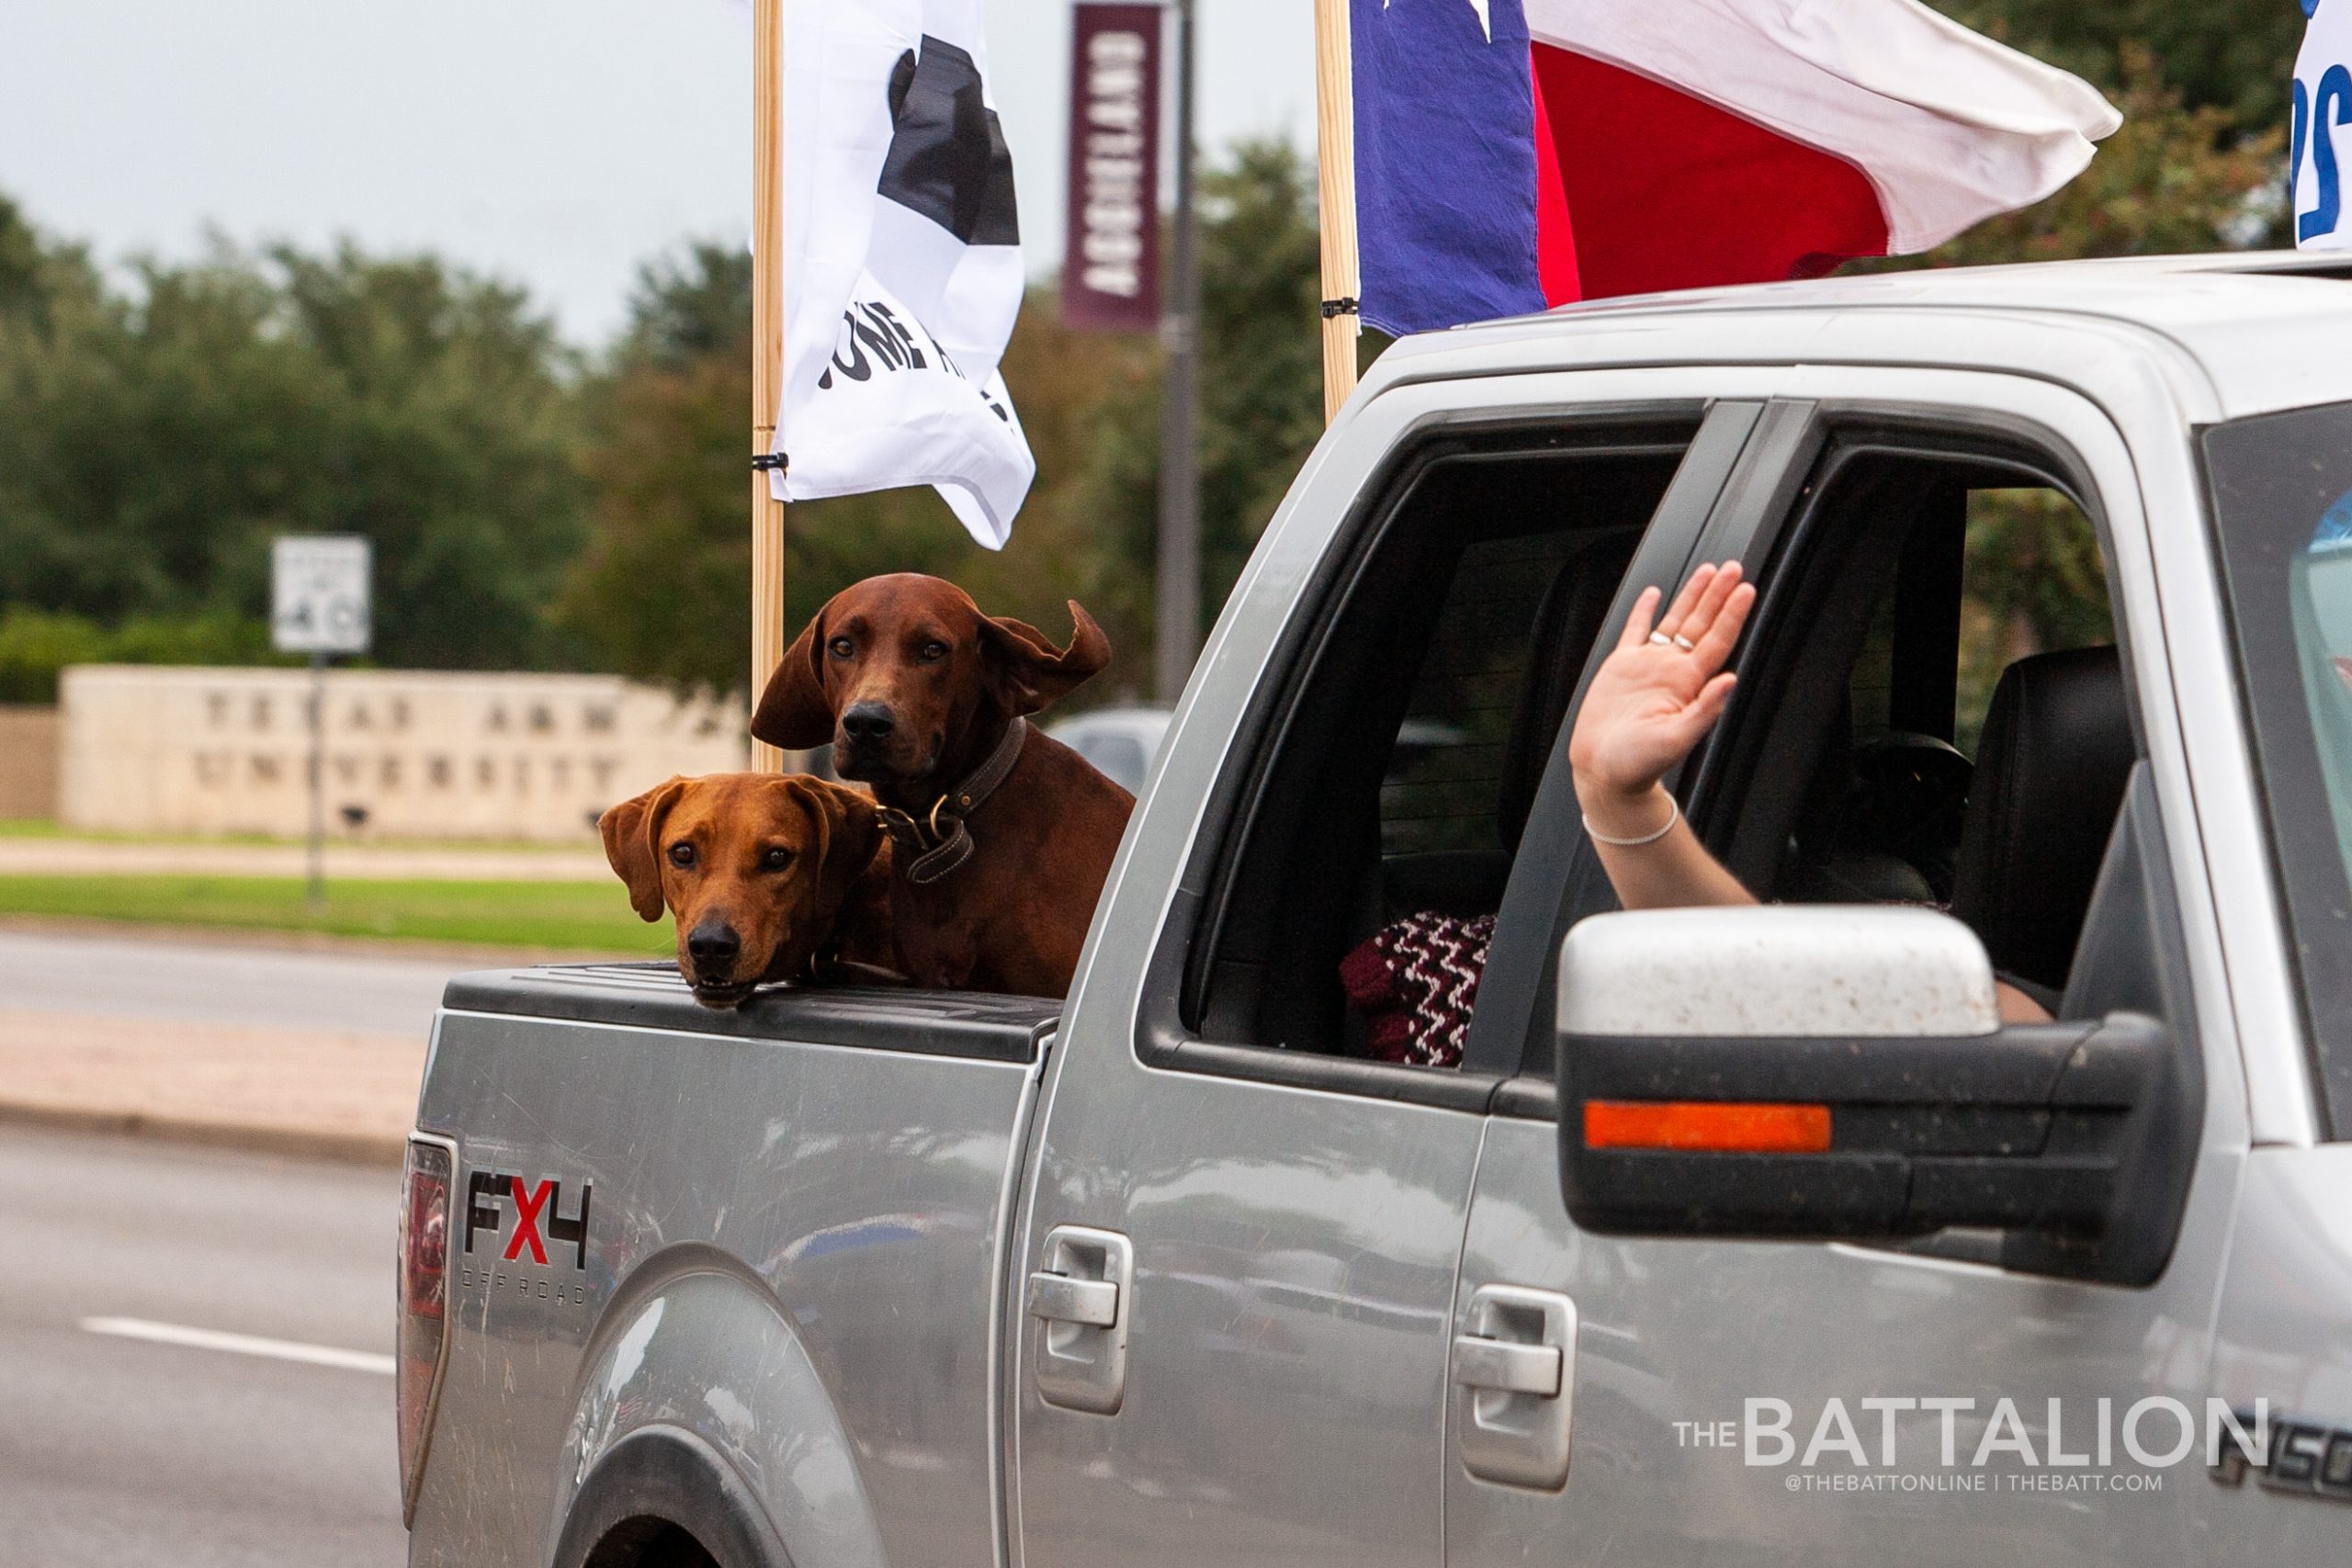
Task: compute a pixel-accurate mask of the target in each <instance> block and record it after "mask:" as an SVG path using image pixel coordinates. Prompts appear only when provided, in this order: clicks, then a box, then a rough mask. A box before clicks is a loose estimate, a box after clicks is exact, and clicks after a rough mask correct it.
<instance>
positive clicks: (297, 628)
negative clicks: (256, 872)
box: [269, 534, 375, 914]
mask: <svg viewBox="0 0 2352 1568" xmlns="http://www.w3.org/2000/svg"><path fill="white" fill-rule="evenodd" d="M269 565H270V615H269V638H270V642H271V643H272V645H274V646H275V647H276V648H277V650H278V651H279V652H280V653H307V654H309V655H310V656H311V702H310V726H311V765H310V769H309V774H310V785H311V852H310V857H309V859H310V885H309V890H308V897H309V903H310V906H311V913H312V914H317V913H318V912H319V911H320V910H321V909H322V908H325V907H326V901H327V874H326V839H327V807H326V791H327V777H326V774H327V764H326V725H327V716H326V714H327V656H328V655H329V654H334V653H365V652H367V651H368V645H369V643H370V642H371V640H372V639H373V636H374V632H375V626H374V624H373V614H372V606H371V604H370V599H371V593H370V588H371V585H372V578H373V553H372V551H371V550H370V548H369V546H368V541H367V540H366V539H364V538H362V537H360V536H357V535H356V534H309V535H297V534H288V535H283V536H280V537H278V538H277V540H276V541H274V542H273V544H272V545H271V547H270V553H269Z"/></svg>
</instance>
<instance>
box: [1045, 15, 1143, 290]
mask: <svg viewBox="0 0 2352 1568" xmlns="http://www.w3.org/2000/svg"><path fill="white" fill-rule="evenodd" d="M1160 15H1161V8H1160V7H1159V6H1135V5H1125V4H1122V5H1103V4H1096V3H1095V0H1081V4H1080V5H1079V6H1078V7H1077V28H1076V29H1075V44H1074V47H1073V48H1072V51H1071V54H1070V91H1069V105H1070V107H1069V232H1068V235H1067V237H1066V238H1065V240H1064V243H1063V248H1062V321H1063V322H1064V323H1065V324H1066V325H1069V326H1072V327H1080V328H1092V329H1097V330H1107V331H1113V332H1149V331H1151V330H1152V329H1153V328H1155V327H1157V326H1158V325H1159V19H1160Z"/></svg>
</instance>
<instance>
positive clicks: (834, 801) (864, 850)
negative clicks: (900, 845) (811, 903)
mask: <svg viewBox="0 0 2352 1568" xmlns="http://www.w3.org/2000/svg"><path fill="white" fill-rule="evenodd" d="M777 782H778V783H779V784H783V785H784V786H785V787H786V788H787V789H789V790H790V791H791V792H792V793H793V794H795V795H798V796H799V797H800V799H801V800H802V801H803V802H804V803H805V804H806V805H807V806H808V807H809V816H811V817H813V818H816V821H817V861H818V865H819V868H820V869H819V871H818V875H817V888H818V892H819V893H820V896H821V897H823V898H824V900H825V902H826V903H827V904H828V905H830V906H831V907H832V908H840V906H841V904H842V900H843V899H845V898H847V897H849V891H850V889H851V888H852V887H854V886H856V884H857V879H858V878H859V877H861V876H863V875H865V868H866V867H867V866H869V865H871V864H873V863H874V856H875V854H876V852H878V851H879V850H880V849H881V848H882V812H881V808H880V807H877V806H876V805H875V804H874V798H873V796H871V795H867V794H866V793H865V791H863V790H855V789H849V788H845V787H844V786H842V785H841V784H828V783H827V782H826V781H824V780H823V779H819V778H810V777H809V776H807V775H806V774H801V773H786V774H784V775H782V776H781V777H780V778H779V779H778V780H777Z"/></svg>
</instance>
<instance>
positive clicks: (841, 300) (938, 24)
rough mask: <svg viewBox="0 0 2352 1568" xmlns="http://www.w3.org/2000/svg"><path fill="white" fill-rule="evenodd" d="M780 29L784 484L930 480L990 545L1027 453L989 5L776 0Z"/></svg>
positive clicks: (954, 0)
mask: <svg viewBox="0 0 2352 1568" xmlns="http://www.w3.org/2000/svg"><path fill="white" fill-rule="evenodd" d="M784 39H785V41H784V128H783V137H784V255H783V257H782V258H781V264H782V266H783V269H784V298H785V306H786V310H787V311H788V312H789V316H788V319H787V321H786V324H785V342H784V386H783V390H782V395H781V398H780V400H779V406H778V408H777V410H776V452H777V454H778V455H779V456H781V457H784V458H785V459H786V468H785V469H784V470H783V471H782V472H781V473H778V474H777V475H776V476H775V481H774V483H775V493H776V494H777V495H778V496H780V497H783V498H784V499H786V500H790V501H812V500H816V499H818V498H820V497H823V496H831V495H850V494H854V493H857V492H860V491H873V490H889V489H893V488H895V487H897V486H899V485H910V484H929V485H933V486H936V487H937V488H938V491H939V493H940V494H941V496H942V497H943V498H944V499H945V501H946V502H947V504H948V505H949V506H950V507H951V508H952V509H954V511H955V513H956V517H957V518H958V519H960V520H961V521H962V523H963V524H964V526H965V527H966V528H967V529H968V530H970V532H971V534H972V536H973V537H974V538H976V539H978V541H979V542H980V543H981V544H983V545H986V546H988V547H989V548H990V549H998V548H1001V547H1002V546H1003V544H1004V541H1005V539H1006V536H1008V535H1009V534H1010V533H1011V532H1012V517H1013V513H1016V512H1018V511H1019V510H1020V507H1021V502H1022V500H1023V498H1024V497H1025V496H1026V495H1027V494H1028V492H1029V484H1030V481H1031V479H1034V478H1035V475H1036V461H1035V458H1034V457H1031V456H1030V453H1029V446H1028V442H1027V440H1026V439H1025V438H1024V437H1023V434H1022V433H1021V423H1020V421H1019V420H1018V419H1017V418H1016V417H1014V415H1013V412H1012V399H1011V398H1010V397H1009V396H1007V394H1006V392H1005V389H1004V382H1003V379H1002V378H1001V377H999V376H998V374H997V361H998V360H999V359H1000V358H1001V357H1002V355H1003V354H1004V345H1005V342H1006V340H1007V339H1009V338H1010V337H1011V336H1012V321H1013V317H1014V316H1015V315H1016V314H1017V313H1018V312H1019V310H1020V309H1021V293H1022V285H1023V277H1022V269H1021V243H1020V241H1021V235H1020V229H1019V226H1018V223H1017V220H1016V219H1015V216H1014V209H1013V200H1012V154H1011V153H1010V152H1008V151H1007V150H1006V147H1005V142H1004V133H1003V130H1001V128H1000V126H999V125H998V123H997V118H996V109H995V107H994V105H993V104H992V102H991V101H990V99H989V92H988V83H987V63H988V50H987V44H986V41H985V39H983V37H982V33H981V4H980V0H785V11H784ZM762 265H769V264H766V263H763V264H762Z"/></svg>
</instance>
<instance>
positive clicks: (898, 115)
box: [879, 33, 1021, 245]
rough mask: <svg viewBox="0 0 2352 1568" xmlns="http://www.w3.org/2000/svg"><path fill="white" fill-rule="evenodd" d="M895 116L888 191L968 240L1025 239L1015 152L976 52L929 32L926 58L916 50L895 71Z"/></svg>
mask: <svg viewBox="0 0 2352 1568" xmlns="http://www.w3.org/2000/svg"><path fill="white" fill-rule="evenodd" d="M890 122H891V125H892V126H893V128H894V129H893V131H892V134H891V137H890V152H889V156H888V157H887V158H886V159H884V160H883V164H882V183H881V186H879V189H880V192H881V194H882V195H883V196H886V197H888V198H889V199H890V200H892V201H895V202H897V203H898V204H899V206H901V207H904V208H907V209H910V210H912V211H915V212H919V213H921V214H922V216H924V217H925V218H928V219H930V220H932V221H933V222H934V223H936V224H938V225H939V226H940V227H941V228H943V229H944V230H946V231H948V232H949V233H951V234H953V235H955V236H956V238H957V239H958V240H960V241H962V242H963V243H965V244H967V245H1017V244H1019V243H1021V222H1020V219H1019V218H1018V216H1017V215H1016V214H1015V212H1014V210H1013V204H1012V152H1011V150H1010V149H1008V148H1007V147H1006V146H1005V144H1004V131H1003V129H1002V128H1001V127H1000V126H999V125H998V124H997V118H996V111H995V110H993V109H991V108H989V107H988V105H987V104H985V103H983V102H982V101H981V98H980V71H979V67H978V65H977V64H975V63H974V62H973V60H972V57H971V56H970V55H969V54H967V53H966V52H965V51H963V50H960V49H958V48H956V46H955V45H954V44H952V43H945V42H943V41H942V40H940V39H935V38H933V37H932V36H930V35H929V34H928V33H926V34H924V35H923V39H922V57H921V58H920V59H918V58H917V57H916V54H915V51H913V50H909V51H906V52H905V53H904V54H902V55H900V56H899V63H898V65H897V66H896V67H895V68H894V69H893V70H892V71H891V73H890Z"/></svg>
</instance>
